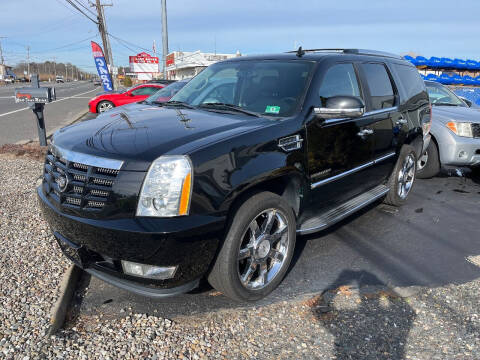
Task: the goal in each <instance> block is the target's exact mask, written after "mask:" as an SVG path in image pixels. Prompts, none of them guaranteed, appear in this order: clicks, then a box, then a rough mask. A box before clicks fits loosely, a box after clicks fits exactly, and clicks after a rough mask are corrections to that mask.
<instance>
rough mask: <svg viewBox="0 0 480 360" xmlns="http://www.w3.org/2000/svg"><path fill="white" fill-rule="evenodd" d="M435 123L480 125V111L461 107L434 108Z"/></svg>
mask: <svg viewBox="0 0 480 360" xmlns="http://www.w3.org/2000/svg"><path fill="white" fill-rule="evenodd" d="M432 111H433V121H437V120H440V121H443V122H445V123H446V122H448V121H452V120H456V121H468V122H475V123H480V111H478V109H472V108H469V107H460V106H432Z"/></svg>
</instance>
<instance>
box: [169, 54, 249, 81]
mask: <svg viewBox="0 0 480 360" xmlns="http://www.w3.org/2000/svg"><path fill="white" fill-rule="evenodd" d="M236 56H241V54H240V52H239V51H237V53H236V54H218V53H203V52H201V51H200V50H198V51H195V52H186V51H174V52H172V53H170V54H168V55H167V58H166V61H165V63H166V72H167V79H171V80H182V79H185V78H189V77H192V76H195V75H197V74H198V73H199V72H200V71H202V70H203V69H205V68H206V67H207V66H210V65H212V64H214V63H216V62H218V61H221V60H226V59H230V58H233V57H236Z"/></svg>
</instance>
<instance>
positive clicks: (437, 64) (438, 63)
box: [427, 56, 442, 68]
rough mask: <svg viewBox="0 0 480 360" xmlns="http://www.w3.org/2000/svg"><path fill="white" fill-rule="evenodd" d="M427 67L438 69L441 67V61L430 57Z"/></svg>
mask: <svg viewBox="0 0 480 360" xmlns="http://www.w3.org/2000/svg"><path fill="white" fill-rule="evenodd" d="M427 65H428V66H429V67H431V68H440V67H442V60H441V59H440V58H439V57H435V56H432V57H431V58H430V59H429V60H428V62H427Z"/></svg>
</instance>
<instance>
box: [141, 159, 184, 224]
mask: <svg viewBox="0 0 480 360" xmlns="http://www.w3.org/2000/svg"><path fill="white" fill-rule="evenodd" d="M192 184H193V174H192V165H191V162H190V160H189V158H188V157H187V156H183V155H165V156H161V157H159V158H158V159H157V160H155V161H154V162H153V163H152V165H151V166H150V169H148V172H147V176H146V177H145V180H144V182H143V186H142V191H141V193H140V198H139V199H138V205H137V216H158V217H170V216H179V215H188V211H189V208H190V198H191V194H192Z"/></svg>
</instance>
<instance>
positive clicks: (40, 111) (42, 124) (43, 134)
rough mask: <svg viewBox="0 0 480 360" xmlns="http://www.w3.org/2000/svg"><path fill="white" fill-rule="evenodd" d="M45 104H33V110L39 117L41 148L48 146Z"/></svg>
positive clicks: (38, 126)
mask: <svg viewBox="0 0 480 360" xmlns="http://www.w3.org/2000/svg"><path fill="white" fill-rule="evenodd" d="M44 107H45V104H38V103H36V104H33V106H32V110H33V113H34V114H35V116H36V117H37V130H38V141H40V146H47V133H46V131H45V118H44V117H43V108H44Z"/></svg>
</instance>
